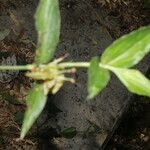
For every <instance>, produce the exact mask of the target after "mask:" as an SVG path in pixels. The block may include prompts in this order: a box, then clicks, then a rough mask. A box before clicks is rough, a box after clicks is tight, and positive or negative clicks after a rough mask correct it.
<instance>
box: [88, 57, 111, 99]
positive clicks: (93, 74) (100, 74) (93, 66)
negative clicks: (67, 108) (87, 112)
mask: <svg viewBox="0 0 150 150" xmlns="http://www.w3.org/2000/svg"><path fill="white" fill-rule="evenodd" d="M109 79H110V75H109V72H108V71H107V70H105V69H103V68H101V67H99V59H98V57H94V58H92V60H91V63H90V67H89V70H88V94H89V95H88V99H91V98H93V97H94V96H96V95H97V94H98V93H99V92H100V91H101V90H102V89H103V88H104V87H105V86H106V85H107V83H108V81H109Z"/></svg>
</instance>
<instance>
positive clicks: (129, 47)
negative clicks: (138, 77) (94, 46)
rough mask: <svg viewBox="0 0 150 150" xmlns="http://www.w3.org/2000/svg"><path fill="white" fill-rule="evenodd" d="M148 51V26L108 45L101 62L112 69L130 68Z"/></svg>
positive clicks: (149, 29) (149, 43) (149, 28)
mask: <svg viewBox="0 0 150 150" xmlns="http://www.w3.org/2000/svg"><path fill="white" fill-rule="evenodd" d="M149 51H150V26H148V27H143V28H140V29H139V30H137V31H133V32H131V33H129V34H127V35H125V36H123V37H121V38H119V39H118V40H116V41H115V42H114V43H113V44H112V45H110V46H109V47H108V48H107V49H106V51H105V52H104V53H103V55H102V57H101V62H102V63H103V64H106V65H110V66H114V67H124V68H128V67H132V66H134V65H136V64H137V63H138V62H139V61H140V60H141V59H142V58H143V57H144V56H145V55H146V54H147V53H148V52H149Z"/></svg>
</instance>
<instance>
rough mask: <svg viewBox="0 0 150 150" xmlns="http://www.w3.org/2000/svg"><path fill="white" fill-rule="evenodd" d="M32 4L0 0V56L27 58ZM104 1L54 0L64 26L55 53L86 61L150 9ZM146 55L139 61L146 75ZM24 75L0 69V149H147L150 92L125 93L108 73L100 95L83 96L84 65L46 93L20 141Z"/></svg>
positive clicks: (32, 43) (13, 60)
mask: <svg viewBox="0 0 150 150" xmlns="http://www.w3.org/2000/svg"><path fill="white" fill-rule="evenodd" d="M37 4H38V0H35V1H34V2H33V1H31V0H11V1H10V0H1V1H0V32H1V33H3V36H4V38H3V39H2V40H1V41H0V63H2V60H3V59H5V60H6V61H5V63H6V64H7V65H8V64H9V65H10V64H27V63H32V62H33V60H34V56H35V49H36V39H37V35H36V31H35V28H34V19H33V15H34V13H35V9H36V7H37ZM102 4H104V5H103V6H102ZM102 4H101V3H100V2H99V1H97V0H92V1H89V3H87V1H84V0H82V1H79V0H75V1H73V0H61V1H60V9H61V15H62V29H61V37H60V39H61V40H60V44H59V46H58V52H57V53H56V56H55V57H57V58H58V57H60V56H63V55H64V54H66V53H69V54H70V55H69V57H68V58H67V59H68V60H72V59H73V60H76V61H78V60H80V61H81V60H84V61H87V60H89V59H90V58H91V56H95V55H99V54H101V53H102V51H103V50H104V49H105V48H106V47H107V46H108V45H110V44H111V43H112V42H113V41H114V40H115V39H117V38H118V37H120V36H122V35H124V34H126V33H129V32H130V31H133V30H135V29H137V28H139V27H141V26H144V25H148V24H149V23H150V18H149V13H150V10H149V9H148V8H146V7H144V3H143V1H131V2H130V3H129V4H128V5H127V4H124V3H117V2H114V3H112V4H111V3H110V4H109V5H105V3H102ZM106 4H107V3H106ZM2 31H3V32H2ZM4 31H5V32H4ZM93 49H94V50H93ZM68 50H69V51H68ZM2 58H3V59H2ZM149 58H150V57H146V59H144V61H142V63H141V64H140V65H139V66H137V67H139V69H141V70H142V71H143V72H144V73H145V74H147V75H149V74H150V71H149ZM24 74H25V72H17V71H16V72H11V71H7V72H2V73H1V77H0V112H1V114H0V135H1V136H0V149H2V150H3V149H6V150H11V149H12V150H14V149H16V150H28V149H29V150H32V149H33V150H34V149H35V150H37V149H39V150H49V149H50V150H55V149H58V150H78V149H79V150H98V149H106V150H130V149H131V150H149V149H150V99H149V98H146V97H140V96H136V95H132V94H130V93H129V92H128V91H127V90H126V89H125V88H123V87H122V85H121V84H120V83H119V81H118V80H117V79H116V78H115V77H113V79H112V82H111V83H110V85H109V86H108V87H106V90H105V91H104V92H102V94H101V95H100V96H98V97H97V98H95V99H94V100H93V101H92V102H89V103H85V98H86V94H87V93H86V88H85V84H86V78H85V76H86V71H85V70H83V71H82V70H79V74H76V75H73V77H74V78H75V79H76V80H77V83H76V84H75V85H73V86H70V85H68V84H66V85H65V87H64V88H63V89H61V90H60V92H59V93H58V94H56V95H55V96H52V95H49V97H48V102H47V105H46V108H45V109H44V111H43V113H42V114H41V116H40V117H39V119H38V120H37V122H36V123H35V125H34V126H33V127H32V129H31V130H30V132H29V133H28V135H27V137H26V138H25V140H23V141H18V140H17V138H18V137H19V134H20V128H21V123H22V119H23V114H24V111H25V109H26V105H25V98H26V95H27V91H28V90H29V89H30V88H31V86H32V84H33V83H34V81H32V80H31V79H28V78H26V77H25V76H24ZM114 84H115V85H114ZM114 86H115V89H114ZM74 91H75V92H74ZM70 92H71V94H70ZM81 92H82V94H81ZM118 93H120V95H119V94H118ZM108 95H109V96H108ZM70 98H71V99H70ZM103 100H104V101H103Z"/></svg>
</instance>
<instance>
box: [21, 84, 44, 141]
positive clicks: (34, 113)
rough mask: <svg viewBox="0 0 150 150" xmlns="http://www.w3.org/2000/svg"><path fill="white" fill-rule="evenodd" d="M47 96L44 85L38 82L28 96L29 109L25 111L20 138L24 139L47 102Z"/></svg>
mask: <svg viewBox="0 0 150 150" xmlns="http://www.w3.org/2000/svg"><path fill="white" fill-rule="evenodd" d="M46 99H47V96H46V94H45V93H44V85H43V84H36V85H35V86H34V87H33V88H32V89H31V90H30V91H29V94H28V96H27V100H26V103H27V110H26V112H25V116H24V121H23V125H22V130H21V135H20V138H21V139H23V138H24V137H25V135H26V134H27V132H28V131H29V129H30V128H31V126H32V125H33V123H34V122H35V120H36V119H37V118H38V116H39V115H40V113H41V112H42V110H43V108H44V106H45V104H46Z"/></svg>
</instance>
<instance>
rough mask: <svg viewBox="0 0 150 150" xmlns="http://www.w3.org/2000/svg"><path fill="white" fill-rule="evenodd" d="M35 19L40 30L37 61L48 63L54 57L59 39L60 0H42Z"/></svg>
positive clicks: (38, 62)
mask: <svg viewBox="0 0 150 150" xmlns="http://www.w3.org/2000/svg"><path fill="white" fill-rule="evenodd" d="M35 21H36V29H37V31H38V47H37V50H36V57H35V63H37V64H42V63H47V62H48V61H50V60H51V59H52V58H53V56H54V52H55V49H56V46H57V44H58V41H59V35H60V11H59V2H58V0H40V4H39V6H38V8H37V11H36V14H35Z"/></svg>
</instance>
